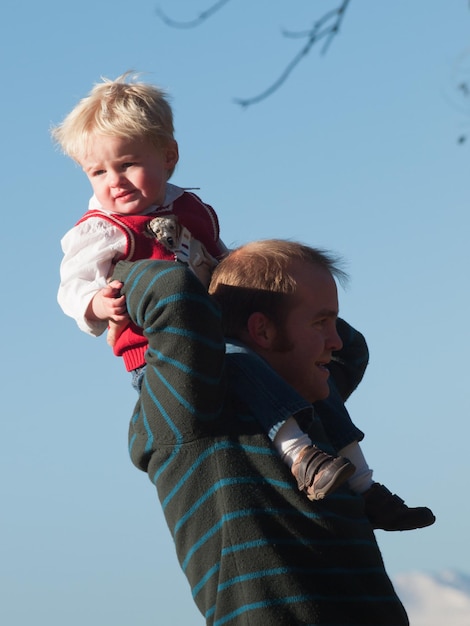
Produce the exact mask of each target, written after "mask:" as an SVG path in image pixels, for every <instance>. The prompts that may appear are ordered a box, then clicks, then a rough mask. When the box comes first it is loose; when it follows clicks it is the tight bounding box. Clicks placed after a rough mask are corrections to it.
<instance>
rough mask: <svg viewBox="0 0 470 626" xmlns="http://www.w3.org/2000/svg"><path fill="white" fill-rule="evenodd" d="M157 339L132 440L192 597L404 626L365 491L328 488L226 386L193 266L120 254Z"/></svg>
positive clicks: (138, 311)
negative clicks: (310, 483) (287, 454)
mask: <svg viewBox="0 0 470 626" xmlns="http://www.w3.org/2000/svg"><path fill="white" fill-rule="evenodd" d="M114 278H117V279H119V280H122V281H123V282H124V283H125V286H124V293H125V294H126V298H127V306H128V310H129V313H130V316H131V318H132V319H133V321H134V322H135V323H136V324H138V325H139V326H142V327H143V328H144V332H145V335H146V337H147V338H148V341H149V351H148V353H147V357H146V358H147V363H148V367H147V370H146V378H145V380H144V384H143V387H142V394H141V397H140V400H139V402H138V403H137V405H136V409H135V413H134V416H133V417H132V420H131V424H130V442H129V443H130V454H131V457H132V460H133V462H134V463H135V465H136V466H137V467H138V468H140V469H141V470H143V471H145V472H147V473H148V475H149V477H150V480H151V481H152V482H153V483H154V485H155V486H156V488H157V491H158V496H159V499H160V502H161V506H162V509H163V512H164V515H165V518H166V521H167V523H168V527H169V529H170V532H171V534H172V536H173V539H174V543H175V547H176V552H177V555H178V559H179V562H180V565H181V567H182V569H183V571H184V573H185V574H186V576H187V578H188V580H189V583H190V586H191V590H192V595H193V598H194V601H195V602H196V604H197V606H198V607H199V610H200V611H201V613H202V615H203V616H204V618H205V620H206V623H207V624H209V625H211V626H212V625H213V626H222V625H224V624H227V625H228V626H235V625H237V626H239V625H244V626H266V625H267V624H275V625H276V626H281V625H286V626H287V625H288V626H294V625H296V624H317V625H318V626H320V625H329V626H360V625H361V626H365V625H369V626H372V625H374V626H382V625H383V626H385V625H387V626H406V625H407V624H408V619H407V617H406V613H405V611H404V609H403V606H402V605H401V603H400V601H399V599H398V597H397V596H396V594H395V591H394V589H393V587H392V584H391V582H390V580H389V578H388V576H387V574H386V572H385V569H384V566H383V562H382V558H381V555H380V552H379V549H378V547H377V543H376V541H375V538H374V534H373V531H372V529H371V527H370V525H369V523H368V521H367V520H366V519H365V517H364V515H363V510H362V499H361V498H360V497H357V496H354V495H352V494H351V493H350V492H349V491H348V490H347V489H346V488H344V490H338V492H337V493H336V494H335V495H333V496H330V497H328V498H326V499H325V500H323V501H319V502H310V501H309V500H308V499H307V498H306V497H305V495H304V494H301V493H299V492H298V490H297V488H296V484H295V481H294V479H293V477H292V475H291V474H290V471H289V469H288V468H287V466H285V465H284V464H283V463H282V462H281V460H280V459H279V457H278V456H277V455H276V453H275V452H274V450H273V449H272V447H271V445H270V442H269V440H268V438H267V436H266V435H265V434H264V433H263V432H262V431H261V428H260V426H259V425H258V422H257V421H256V419H254V417H253V416H251V415H249V414H248V413H247V412H246V410H244V407H243V401H242V399H241V398H236V397H234V396H233V394H232V393H231V392H230V391H227V390H226V389H225V384H224V378H225V376H224V341H223V336H222V333H221V329H220V324H219V316H218V312H217V310H216V308H215V307H214V305H213V303H212V302H211V300H210V298H209V296H207V294H206V292H205V291H204V289H203V287H202V285H201V284H200V283H199V282H198V280H197V279H196V278H195V277H194V275H193V274H192V273H191V272H189V271H188V270H187V269H186V268H184V267H183V266H181V265H180V264H176V263H168V262H165V261H137V262H136V263H127V262H121V263H119V264H118V265H117V268H116V272H115V275H114Z"/></svg>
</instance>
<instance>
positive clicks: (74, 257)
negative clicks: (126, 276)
mask: <svg viewBox="0 0 470 626" xmlns="http://www.w3.org/2000/svg"><path fill="white" fill-rule="evenodd" d="M61 246H62V251H63V253H64V257H63V259H62V263H61V265H60V286H59V292H58V294H57V300H58V302H59V305H60V306H61V308H62V310H63V311H64V313H66V314H67V315H69V316H70V317H73V318H74V320H75V321H76V322H77V324H78V327H79V328H80V330H83V331H84V332H85V333H88V334H90V335H95V336H98V335H101V334H102V333H103V332H104V331H105V330H106V328H107V326H108V322H107V321H95V322H92V321H90V320H87V319H86V317H85V312H86V310H87V308H88V305H89V304H90V301H91V299H92V298H93V296H94V295H95V294H96V293H97V292H98V291H99V290H100V289H102V288H103V287H105V286H106V282H107V279H108V278H109V276H110V273H111V271H112V267H113V261H114V260H115V259H117V258H118V257H119V256H120V255H121V254H123V253H124V251H125V248H126V238H125V236H124V235H123V233H122V232H121V231H120V230H119V228H117V227H116V226H113V225H112V224H110V223H109V222H107V221H106V220H102V219H100V218H99V217H90V218H89V219H87V220H85V221H84V222H82V223H81V224H78V225H77V226H74V227H73V228H72V229H71V230H69V231H68V233H66V234H65V236H64V237H63V238H62V241H61Z"/></svg>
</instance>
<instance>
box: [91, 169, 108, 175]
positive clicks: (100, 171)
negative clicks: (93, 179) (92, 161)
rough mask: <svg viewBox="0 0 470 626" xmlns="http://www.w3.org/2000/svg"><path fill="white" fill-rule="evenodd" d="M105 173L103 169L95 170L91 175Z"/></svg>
mask: <svg viewBox="0 0 470 626" xmlns="http://www.w3.org/2000/svg"><path fill="white" fill-rule="evenodd" d="M104 173H105V171H104V170H95V171H94V172H93V174H92V176H102V175H103V174H104Z"/></svg>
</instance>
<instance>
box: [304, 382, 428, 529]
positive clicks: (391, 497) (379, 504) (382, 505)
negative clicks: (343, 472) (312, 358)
mask: <svg viewBox="0 0 470 626" xmlns="http://www.w3.org/2000/svg"><path fill="white" fill-rule="evenodd" d="M329 384H330V396H329V397H328V398H327V399H326V400H323V401H322V402H316V403H315V410H316V412H317V414H318V415H319V417H320V419H321V421H322V424H323V427H324V429H325V431H326V434H327V436H328V438H329V439H330V440H331V441H332V443H333V445H334V446H335V448H336V450H337V451H338V454H339V455H341V456H344V457H345V458H347V459H349V460H350V461H351V463H353V465H354V466H355V467H356V471H355V472H354V474H353V475H352V476H351V477H350V478H349V480H348V485H349V487H350V488H351V489H352V491H354V492H355V493H358V494H360V495H362V496H363V498H364V503H365V512H366V515H367V517H368V518H369V520H370V522H371V524H372V526H373V527H374V528H381V529H383V530H412V529H414V528H423V527H425V526H430V525H431V524H433V523H434V521H435V517H434V515H433V513H432V511H431V510H430V509H428V508H427V507H408V506H407V505H406V504H405V502H404V501H403V500H402V499H401V498H399V497H398V496H397V495H395V494H392V493H391V492H390V491H389V490H388V489H387V488H386V487H384V485H381V484H379V483H376V482H374V481H373V480H372V469H371V468H370V467H369V464H368V463H367V460H366V458H365V457H364V454H363V453H362V450H361V447H360V445H359V441H361V440H362V439H363V437H364V434H363V433H362V432H361V431H360V430H359V429H358V428H356V426H354V424H353V422H352V420H351V418H350V416H349V413H348V411H347V409H346V407H345V406H344V402H343V399H342V397H341V395H340V393H339V391H338V388H337V387H336V384H335V381H334V379H333V377H330V381H329Z"/></svg>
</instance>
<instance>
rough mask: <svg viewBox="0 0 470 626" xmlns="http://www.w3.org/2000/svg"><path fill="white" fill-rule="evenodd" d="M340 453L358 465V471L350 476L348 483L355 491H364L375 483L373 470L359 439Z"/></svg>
mask: <svg viewBox="0 0 470 626" xmlns="http://www.w3.org/2000/svg"><path fill="white" fill-rule="evenodd" d="M338 454H339V455H340V456H344V457H345V458H346V459H349V460H350V461H351V463H352V464H353V465H355V466H356V471H355V472H354V474H353V475H352V476H351V477H350V478H349V480H348V485H349V487H350V488H351V489H352V491H354V492H355V493H364V492H365V491H367V490H368V489H369V488H370V487H371V486H372V485H373V483H374V481H373V480H372V470H371V468H370V467H369V464H368V463H367V461H366V458H365V456H364V454H363V452H362V450H361V446H360V445H359V443H358V442H357V441H353V442H352V443H350V444H348V445H347V446H345V447H344V448H342V449H341V450H340V451H339V452H338Z"/></svg>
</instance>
